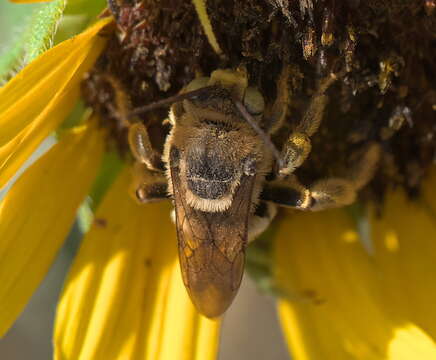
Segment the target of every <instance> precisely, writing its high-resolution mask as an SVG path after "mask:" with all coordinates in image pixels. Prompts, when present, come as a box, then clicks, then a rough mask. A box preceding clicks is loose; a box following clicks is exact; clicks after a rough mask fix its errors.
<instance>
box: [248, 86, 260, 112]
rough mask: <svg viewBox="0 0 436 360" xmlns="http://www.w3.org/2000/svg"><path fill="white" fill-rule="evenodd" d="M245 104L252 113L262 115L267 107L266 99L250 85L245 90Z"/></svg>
mask: <svg viewBox="0 0 436 360" xmlns="http://www.w3.org/2000/svg"><path fill="white" fill-rule="evenodd" d="M244 106H245V107H246V108H247V111H248V112H249V113H250V114H251V115H260V114H262V113H263V110H264V109H265V100H264V99H263V96H262V94H261V93H260V92H259V91H258V90H257V89H255V88H253V87H249V88H247V90H246V91H245V95H244Z"/></svg>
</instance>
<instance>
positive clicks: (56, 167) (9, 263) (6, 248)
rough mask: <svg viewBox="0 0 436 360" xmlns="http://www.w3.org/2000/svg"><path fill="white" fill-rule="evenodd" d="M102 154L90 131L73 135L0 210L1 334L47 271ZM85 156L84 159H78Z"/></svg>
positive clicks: (28, 172)
mask: <svg viewBox="0 0 436 360" xmlns="http://www.w3.org/2000/svg"><path fill="white" fill-rule="evenodd" d="M102 149H103V141H102V138H101V134H100V133H98V132H97V131H96V130H95V129H84V128H81V129H80V130H75V131H73V132H71V133H69V134H68V135H65V136H64V137H63V138H62V139H61V141H60V142H59V143H57V144H56V145H54V146H53V148H52V149H50V150H49V151H48V152H47V153H46V154H44V155H43V156H42V157H41V158H40V159H39V160H37V161H36V162H35V163H34V164H33V165H31V166H30V167H29V168H28V169H27V170H26V171H25V172H24V173H23V175H22V176H21V177H20V178H19V179H18V180H17V181H16V183H15V184H14V185H13V186H12V188H11V189H10V190H9V192H8V193H7V194H6V197H5V198H4V199H3V201H2V203H1V205H0V284H1V286H0V335H3V334H4V333H5V332H6V331H7V329H8V328H9V327H10V326H11V324H12V323H13V321H14V320H15V319H16V317H17V316H18V315H19V314H20V312H21V311H22V310H23V308H24V306H25V305H26V303H27V301H28V300H29V298H30V296H31V295H32V293H33V292H34V290H35V289H36V287H37V286H38V285H39V283H40V282H41V280H42V279H43V277H44V276H45V274H46V272H47V270H48V269H49V267H50V265H51V263H52V261H53V259H54V257H55V255H56V253H57V251H58V249H59V247H60V246H61V245H62V243H63V240H64V239H65V237H66V235H67V234H68V232H69V230H70V227H71V225H72V223H73V221H74V219H75V214H76V210H77V208H78V206H79V205H80V203H81V202H82V201H83V199H84V197H85V195H86V194H87V192H88V190H89V187H90V185H91V183H92V181H93V179H94V178H95V175H96V172H97V169H98V167H99V162H100V159H101V154H102ZM83 154H86V156H82V155H83Z"/></svg>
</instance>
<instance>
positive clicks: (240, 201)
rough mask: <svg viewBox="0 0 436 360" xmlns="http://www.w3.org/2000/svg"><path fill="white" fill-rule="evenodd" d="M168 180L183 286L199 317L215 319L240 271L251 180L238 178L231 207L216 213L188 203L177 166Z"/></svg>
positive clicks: (227, 301) (233, 290) (225, 305)
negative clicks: (172, 203)
mask: <svg viewBox="0 0 436 360" xmlns="http://www.w3.org/2000/svg"><path fill="white" fill-rule="evenodd" d="M171 179H172V184H173V195H174V203H175V208H176V225H177V237H178V242H179V258H180V266H181V270H182V276H183V282H184V283H185V286H186V288H187V290H188V293H189V295H190V297H191V299H192V302H193V303H194V305H195V306H196V307H197V309H198V310H199V311H200V312H201V313H202V314H204V315H206V316H208V317H216V316H219V315H221V314H222V313H223V312H224V311H225V310H226V309H227V308H228V307H229V306H230V304H231V302H232V301H233V298H234V297H235V295H236V293H237V291H238V289H239V286H240V283H241V279H242V275H243V272H244V261H245V248H246V244H247V230H248V217H249V214H250V207H251V196H252V192H253V185H254V180H255V176H245V175H244V176H242V178H241V181H240V184H239V186H238V187H237V189H236V190H235V193H234V197H233V201H232V205H231V206H230V208H229V209H227V210H226V211H224V212H216V213H208V212H203V211H199V210H196V209H194V208H192V207H191V206H189V205H188V204H187V202H186V199H185V196H184V194H185V192H186V187H185V185H184V184H183V183H182V182H181V181H180V174H179V168H178V167H177V166H171Z"/></svg>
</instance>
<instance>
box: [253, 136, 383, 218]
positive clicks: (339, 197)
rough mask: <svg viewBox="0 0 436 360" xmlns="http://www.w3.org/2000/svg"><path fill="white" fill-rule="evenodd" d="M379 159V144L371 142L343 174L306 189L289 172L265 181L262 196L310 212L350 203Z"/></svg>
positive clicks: (368, 179) (368, 177)
mask: <svg viewBox="0 0 436 360" xmlns="http://www.w3.org/2000/svg"><path fill="white" fill-rule="evenodd" d="M379 158H380V146H379V145H378V144H376V143H372V144H370V145H369V146H368V147H367V149H366V150H365V152H364V154H363V156H362V157H361V159H360V161H359V162H358V163H357V164H356V166H354V167H353V168H351V170H350V171H349V173H348V174H347V176H346V177H343V178H340V177H337V178H334V177H331V178H326V179H321V180H318V181H316V182H314V183H313V184H312V185H311V186H309V187H308V188H305V187H304V186H303V185H301V184H300V183H299V182H298V180H297V178H296V177H295V176H293V175H291V176H289V177H287V178H286V179H283V180H274V181H272V182H270V183H267V184H266V185H265V187H264V190H263V192H262V194H261V199H262V200H267V201H272V202H274V203H276V204H277V205H281V206H286V207H293V208H297V209H300V210H310V211H319V210H325V209H331V208H337V207H341V206H346V205H350V204H352V203H353V202H354V201H355V199H356V196H357V192H358V191H359V190H360V189H361V188H362V187H364V186H365V185H366V184H367V183H368V182H369V181H370V180H371V179H372V177H373V176H374V173H375V170H376V168H377V163H378V160H379Z"/></svg>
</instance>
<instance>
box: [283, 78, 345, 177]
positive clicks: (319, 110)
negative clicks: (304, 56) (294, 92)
mask: <svg viewBox="0 0 436 360" xmlns="http://www.w3.org/2000/svg"><path fill="white" fill-rule="evenodd" d="M336 79H337V76H336V75H335V74H330V75H329V76H328V77H327V78H325V79H324V80H322V81H321V83H320V85H319V88H318V90H317V92H316V93H315V94H314V95H313V96H312V99H311V101H310V104H309V107H308V108H307V109H306V111H305V113H304V116H303V119H302V120H301V122H300V123H299V124H298V125H297V127H296V128H295V130H294V131H293V132H292V133H291V135H290V136H289V139H288V140H287V142H286V143H285V145H284V147H283V150H282V157H283V160H284V161H283V165H282V166H281V167H280V168H279V169H278V174H279V175H280V176H282V177H283V176H286V175H289V174H292V173H293V172H294V170H295V169H296V168H298V167H299V166H300V165H301V164H302V163H303V162H304V161H305V160H306V158H307V156H308V155H309V153H310V150H311V149H312V145H311V142H310V137H311V136H312V135H313V134H314V133H316V132H317V131H318V128H319V125H320V123H321V120H322V118H323V115H324V109H325V106H326V105H327V101H328V97H327V95H325V92H326V90H327V89H328V88H329V87H330V85H331V84H332V83H333V82H334V81H335V80H336Z"/></svg>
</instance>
